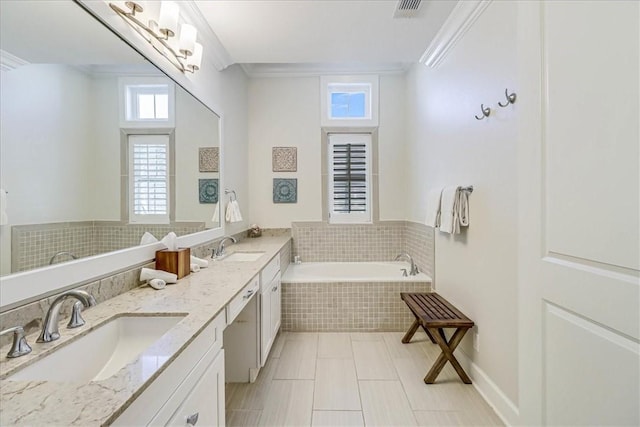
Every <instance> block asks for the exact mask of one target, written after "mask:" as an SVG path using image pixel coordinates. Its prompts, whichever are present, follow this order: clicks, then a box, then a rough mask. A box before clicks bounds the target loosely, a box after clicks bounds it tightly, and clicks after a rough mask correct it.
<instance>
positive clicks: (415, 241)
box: [291, 221, 434, 277]
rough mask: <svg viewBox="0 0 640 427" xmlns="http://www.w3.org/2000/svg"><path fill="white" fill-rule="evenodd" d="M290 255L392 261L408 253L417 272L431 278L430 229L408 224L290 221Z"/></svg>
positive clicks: (309, 258) (320, 259)
mask: <svg viewBox="0 0 640 427" xmlns="http://www.w3.org/2000/svg"><path fill="white" fill-rule="evenodd" d="M291 236H292V237H293V254H292V255H293V256H296V255H298V256H300V258H301V259H302V261H303V262H333V261H337V262H340V261H344V262H366V261H392V260H393V259H394V258H395V257H396V256H397V255H398V254H399V253H401V252H407V253H409V254H410V255H411V256H412V257H413V259H414V261H415V262H416V264H417V265H418V268H419V269H420V271H422V272H425V273H426V274H427V275H428V276H430V277H434V270H433V266H434V258H433V257H434V246H433V245H434V237H433V236H434V233H433V228H431V227H427V226H426V225H424V224H419V223H415V222H409V221H380V222H377V223H375V224H371V225H368V224H357V225H346V224H344V225H343V224H340V225H337V224H336V225H333V224H327V223H326V222H294V223H292V228H291Z"/></svg>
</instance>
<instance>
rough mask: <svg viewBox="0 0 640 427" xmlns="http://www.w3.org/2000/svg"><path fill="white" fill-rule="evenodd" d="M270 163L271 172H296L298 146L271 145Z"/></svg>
mask: <svg viewBox="0 0 640 427" xmlns="http://www.w3.org/2000/svg"><path fill="white" fill-rule="evenodd" d="M271 164H272V169H273V172H296V171H297V170H298V148H297V147H273V148H272V154H271Z"/></svg>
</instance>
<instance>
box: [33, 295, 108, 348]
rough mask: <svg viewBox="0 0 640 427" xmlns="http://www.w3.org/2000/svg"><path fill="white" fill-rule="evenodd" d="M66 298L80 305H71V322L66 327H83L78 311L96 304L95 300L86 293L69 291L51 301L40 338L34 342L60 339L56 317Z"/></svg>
mask: <svg viewBox="0 0 640 427" xmlns="http://www.w3.org/2000/svg"><path fill="white" fill-rule="evenodd" d="M67 298H75V299H77V300H78V301H79V302H80V303H81V304H78V303H75V304H74V305H73V313H72V315H71V321H70V322H69V324H68V325H67V327H69V328H77V327H78V326H82V325H84V320H83V319H82V316H80V311H79V310H80V309H81V308H82V307H85V308H88V307H93V306H94V305H96V304H97V303H96V299H95V298H94V297H93V296H91V295H90V294H89V293H88V292H86V291H81V290H71V291H67V292H65V293H63V294H61V295H59V296H58V298H56V299H55V300H53V303H51V307H49V310H48V311H47V314H46V315H45V317H44V321H43V322H42V332H40V337H38V339H37V340H36V342H51V341H55V340H57V339H58V338H60V332H59V331H58V315H59V314H60V307H61V306H62V303H63V302H64V300H66V299H67Z"/></svg>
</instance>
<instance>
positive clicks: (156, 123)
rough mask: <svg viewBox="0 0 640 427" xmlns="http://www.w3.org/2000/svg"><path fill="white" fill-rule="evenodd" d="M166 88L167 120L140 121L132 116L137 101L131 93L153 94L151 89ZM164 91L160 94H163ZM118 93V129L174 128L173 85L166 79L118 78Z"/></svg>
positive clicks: (174, 98) (174, 101)
mask: <svg viewBox="0 0 640 427" xmlns="http://www.w3.org/2000/svg"><path fill="white" fill-rule="evenodd" d="M160 86H162V87H166V93H167V95H168V100H167V102H168V117H167V119H140V118H136V117H134V116H132V115H131V114H130V112H131V111H133V110H135V109H136V106H137V100H136V99H135V97H133V96H132V93H138V92H140V93H141V92H147V93H154V91H153V90H152V88H153V87H160ZM164 92H165V91H164V90H163V91H162V92H155V93H162V94H164ZM118 93H119V99H120V127H121V128H174V127H175V123H176V119H175V104H176V96H175V83H174V82H173V81H172V80H170V79H168V78H166V77H120V78H118Z"/></svg>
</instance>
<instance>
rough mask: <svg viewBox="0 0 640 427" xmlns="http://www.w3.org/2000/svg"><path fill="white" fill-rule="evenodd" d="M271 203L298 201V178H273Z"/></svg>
mask: <svg viewBox="0 0 640 427" xmlns="http://www.w3.org/2000/svg"><path fill="white" fill-rule="evenodd" d="M273 203H298V179H297V178H273Z"/></svg>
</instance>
